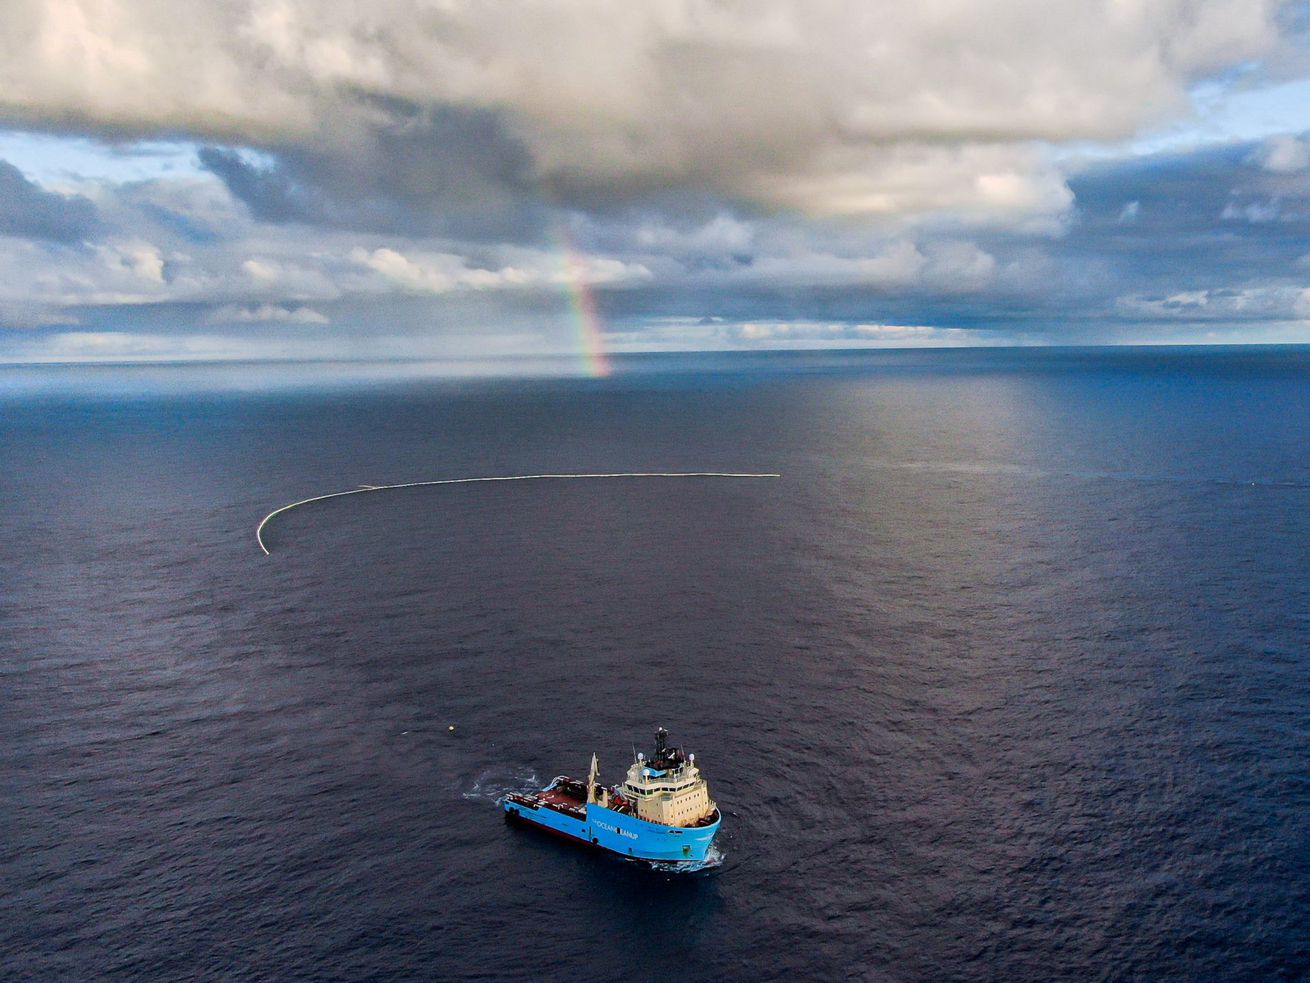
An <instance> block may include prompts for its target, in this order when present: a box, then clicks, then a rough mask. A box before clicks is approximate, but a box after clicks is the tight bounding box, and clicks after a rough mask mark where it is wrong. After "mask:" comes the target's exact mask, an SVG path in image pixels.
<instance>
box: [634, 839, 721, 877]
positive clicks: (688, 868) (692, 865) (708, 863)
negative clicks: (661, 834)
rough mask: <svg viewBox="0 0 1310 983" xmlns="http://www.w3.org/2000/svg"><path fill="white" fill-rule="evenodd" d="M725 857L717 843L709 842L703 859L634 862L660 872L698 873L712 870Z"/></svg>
mask: <svg viewBox="0 0 1310 983" xmlns="http://www.w3.org/2000/svg"><path fill="white" fill-rule="evenodd" d="M726 857H727V854H725V853H724V852H723V851H722V850H720V849H719V845H718V844H717V843H711V844H710V848H709V850H708V851H707V852H706V854H705V859H704V860H691V861H687V860H679V861H676V862H673V861H670V862H668V863H664V862H661V861H658V860H656V861H649V860H640V861H635V862H637V863H643V864H645V865H646V866H647V867H649V868H651V870H658V871H660V872H661V873H668V874H698V873H700V872H701V871H705V870H713V869H714V868H715V867H718V866H720V865H721V864H722V863H723V861H724V859H725V858H726ZM624 859H625V860H626V859H628V858H627V857H624Z"/></svg>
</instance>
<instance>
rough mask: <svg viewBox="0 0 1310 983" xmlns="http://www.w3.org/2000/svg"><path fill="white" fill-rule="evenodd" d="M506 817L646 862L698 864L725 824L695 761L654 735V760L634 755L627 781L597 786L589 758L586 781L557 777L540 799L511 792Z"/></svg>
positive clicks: (661, 733)
mask: <svg viewBox="0 0 1310 983" xmlns="http://www.w3.org/2000/svg"><path fill="white" fill-rule="evenodd" d="M504 807H505V818H506V819H507V820H510V821H513V822H520V823H527V824H531V825H534V826H538V827H540V828H541V829H543V830H546V831H547V832H550V833H555V834H556V835H559V836H562V837H565V838H567V839H570V840H573V841H575V842H578V843H581V844H584V845H587V846H590V847H594V848H596V849H599V850H605V851H608V852H609V853H615V854H618V855H619V856H621V857H624V858H627V859H631V860H640V861H647V862H650V863H660V864H663V863H672V864H703V863H706V862H707V860H708V859H709V857H710V847H711V846H712V845H713V843H714V834H715V833H717V832H718V831H719V822H720V819H721V818H722V817H721V816H720V814H719V807H718V806H716V805H715V804H714V800H713V799H711V798H710V790H709V784H708V783H707V782H706V781H705V779H704V777H702V775H701V772H700V768H699V767H697V765H696V756H695V755H694V754H683V752H682V750H681V749H679V748H673V747H670V746H669V735H668V732H667V731H666V730H665V729H664V728H663V727H661V728H659V730H657V731H656V732H655V754H654V755H653V756H652V757H650V758H647V757H646V756H645V755H644V754H641V753H636V754H634V758H633V762H632V765H631V766H630V767H629V768H628V775H627V778H626V779H625V780H624V781H623V782H622V783H621V784H619V785H614V786H612V787H609V788H605V787H603V786H601V784H600V760H599V759H598V758H597V756H596V755H595V754H593V755H592V756H591V771H590V772H589V773H588V775H587V780H586V781H585V782H584V781H582V780H581V779H577V778H569V777H568V776H567V775H561V776H559V777H558V778H556V779H554V780H553V781H552V782H551V783H550V784H549V785H547V786H546V787H545V788H543V789H542V790H541V791H540V792H511V793H510V794H509V795H507V796H506V797H505V801H504Z"/></svg>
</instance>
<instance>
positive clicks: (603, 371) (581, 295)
mask: <svg viewBox="0 0 1310 983" xmlns="http://www.w3.org/2000/svg"><path fill="white" fill-rule="evenodd" d="M558 234H559V244H560V256H561V258H562V260H563V264H564V286H565V289H566V290H567V291H568V297H569V310H570V312H571V313H572V315H573V322H574V325H575V326H576V328H577V336H578V351H579V354H580V355H581V357H582V371H583V372H585V373H586V374H587V375H589V376H591V377H592V378H593V379H604V378H605V377H606V376H608V375H609V374H610V372H611V371H612V368H611V366H610V360H609V356H608V355H606V354H605V339H604V334H603V328H604V325H603V324H602V322H601V319H600V313H599V312H598V311H597V310H596V297H595V295H594V294H593V293H592V289H591V282H590V281H589V280H588V279H587V264H586V258H585V257H584V256H583V255H582V253H581V252H579V251H578V248H577V246H576V245H574V243H573V237H572V236H571V235H569V230H568V227H567V226H566V225H565V224H564V222H563V221H561V222H560V223H559V225H558Z"/></svg>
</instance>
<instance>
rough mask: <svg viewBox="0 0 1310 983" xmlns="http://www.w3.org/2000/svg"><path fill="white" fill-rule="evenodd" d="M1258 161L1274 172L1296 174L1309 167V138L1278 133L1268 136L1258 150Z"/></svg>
mask: <svg viewBox="0 0 1310 983" xmlns="http://www.w3.org/2000/svg"><path fill="white" fill-rule="evenodd" d="M1258 158H1259V161H1260V163H1261V164H1262V165H1263V166H1264V169H1265V170H1267V171H1272V172H1273V173H1275V174H1296V173H1298V172H1300V171H1304V170H1305V169H1306V168H1307V167H1310V138H1308V137H1300V138H1298V137H1294V136H1289V135H1286V134H1284V135H1279V136H1275V137H1270V138H1269V139H1268V140H1266V141H1265V142H1264V143H1263V144H1262V145H1261V147H1260V150H1259V152H1258Z"/></svg>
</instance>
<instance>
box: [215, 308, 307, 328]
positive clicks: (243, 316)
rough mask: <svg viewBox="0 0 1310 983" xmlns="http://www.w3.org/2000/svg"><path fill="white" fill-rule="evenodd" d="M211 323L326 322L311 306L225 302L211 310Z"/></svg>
mask: <svg viewBox="0 0 1310 983" xmlns="http://www.w3.org/2000/svg"><path fill="white" fill-rule="evenodd" d="M209 321H210V322H211V323H213V324H266V323H269V322H276V323H278V324H328V323H329V321H328V319H327V318H326V317H324V316H323V315H322V314H320V313H319V312H318V311H316V310H314V309H313V308H312V307H284V306H283V305H281V304H256V305H254V306H249V305H243V304H225V305H224V306H222V307H220V308H218V309H217V310H215V311H212V312H211V313H210V315H209Z"/></svg>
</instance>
